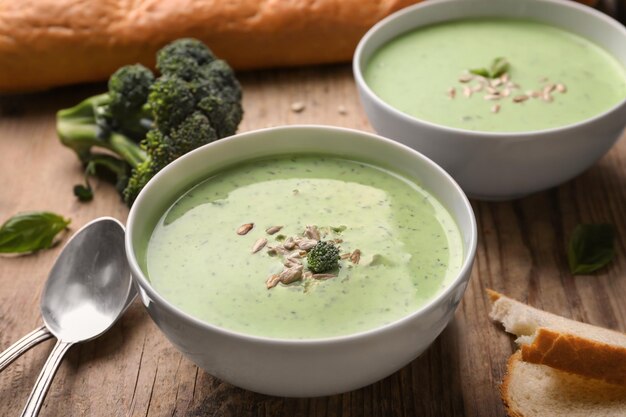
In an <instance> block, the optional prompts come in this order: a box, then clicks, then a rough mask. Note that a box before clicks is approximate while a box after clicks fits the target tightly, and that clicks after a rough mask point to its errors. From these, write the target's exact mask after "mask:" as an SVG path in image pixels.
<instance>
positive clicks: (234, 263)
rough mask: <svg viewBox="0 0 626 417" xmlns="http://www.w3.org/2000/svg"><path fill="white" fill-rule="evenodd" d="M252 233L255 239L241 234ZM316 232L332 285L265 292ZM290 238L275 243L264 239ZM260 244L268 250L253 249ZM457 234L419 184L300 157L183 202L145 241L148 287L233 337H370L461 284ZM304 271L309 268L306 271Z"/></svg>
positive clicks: (196, 191) (259, 166)
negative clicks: (297, 245)
mask: <svg viewBox="0 0 626 417" xmlns="http://www.w3.org/2000/svg"><path fill="white" fill-rule="evenodd" d="M246 223H254V227H253V228H252V229H251V230H250V231H249V232H248V233H247V234H245V235H239V234H237V233H236V231H237V229H238V228H239V227H240V226H241V225H243V224H246ZM307 225H309V226H310V225H315V226H316V227H317V228H318V229H319V231H320V232H321V234H322V237H321V239H322V240H337V241H338V243H337V245H338V246H339V248H340V252H341V253H342V254H345V253H352V252H353V251H355V250H356V249H358V250H360V251H361V257H360V260H359V261H358V264H355V263H353V262H352V261H350V259H342V260H340V262H339V269H337V270H334V271H330V272H331V273H332V274H334V275H336V276H335V277H331V278H328V279H312V278H306V279H301V280H299V281H296V282H293V283H291V284H288V285H285V284H282V283H281V284H278V285H277V286H276V287H274V288H271V289H268V288H267V287H266V284H265V282H266V279H267V278H268V276H270V275H272V274H277V273H279V272H280V271H282V270H283V269H284V266H283V261H284V258H283V257H282V256H281V255H280V254H279V255H275V254H274V255H273V256H272V255H270V254H269V253H268V249H269V248H271V247H274V246H277V245H281V244H282V242H284V241H285V238H288V237H298V236H302V234H303V231H304V229H305V228H306V226H307ZM272 226H283V228H282V229H281V230H280V231H279V232H277V233H275V234H273V235H269V234H268V233H267V232H266V229H267V228H269V227H272ZM260 238H266V239H267V240H268V243H267V245H266V246H265V247H264V248H263V249H262V250H260V251H259V252H257V253H254V254H253V253H252V252H251V249H252V247H253V245H254V244H255V242H256V241H257V240H258V239H260ZM462 260H463V244H462V240H461V236H460V232H459V229H458V227H457V225H456V224H455V222H454V220H453V219H452V217H451V215H450V214H449V213H448V212H447V210H446V209H445V208H444V207H443V206H442V205H441V204H440V203H439V202H438V201H437V200H436V199H435V198H434V197H433V196H432V195H430V194H429V193H428V192H427V191H426V190H424V189H423V188H422V187H420V186H419V185H418V184H417V183H416V182H415V181H412V180H410V179H407V178H405V177H402V176H399V175H396V174H394V173H393V172H390V171H387V170H385V169H381V168H378V167H375V166H372V165H368V164H365V163H361V162H357V161H351V160H346V159H340V158H335V157H325V156H320V155H295V156H292V157H278V158H276V159H265V160H257V161H251V162H247V163H244V164H242V165H237V166H233V167H232V168H230V169H227V170H223V171H221V172H220V173H219V174H217V175H215V176H212V177H210V178H208V179H206V180H205V181H204V182H202V183H200V184H198V185H197V186H195V187H193V188H192V189H190V190H189V191H187V192H186V193H185V194H184V195H183V196H182V197H180V198H179V199H178V201H176V203H175V204H174V205H173V206H172V207H171V208H169V209H168V210H167V212H166V213H165V214H164V215H163V216H162V218H161V219H160V221H159V222H158V224H157V226H156V228H155V229H154V231H153V233H152V236H151V237H150V239H149V243H148V248H147V256H146V265H147V273H148V276H149V279H150V281H151V283H152V284H153V285H154V287H155V288H156V290H157V291H158V292H159V293H160V294H162V295H163V297H165V298H166V299H167V300H169V301H170V302H172V303H173V304H174V305H176V306H178V307H179V308H180V309H181V310H183V311H185V312H187V313H189V314H191V315H193V316H195V317H197V318H199V319H201V320H203V321H205V322H207V323H211V324H214V325H217V326H220V327H223V328H226V329H229V330H233V331H237V332H241V333H246V334H250V335H258V336H265V337H274V338H287V339H304V338H324V337H332V336H339V335H348V334H353V333H357V332H361V331H366V330H370V329H373V328H376V327H378V326H381V325H383V324H385V323H390V322H393V321H395V320H398V319H400V318H402V317H404V316H406V315H408V314H410V313H411V312H414V311H416V310H417V309H419V308H420V306H422V305H424V303H426V302H428V301H429V300H431V299H432V298H433V297H434V296H435V295H437V294H438V293H439V292H440V291H442V289H443V288H445V287H446V286H447V285H448V284H449V283H450V282H451V280H452V279H454V277H455V276H456V275H457V273H458V272H459V270H460V268H461V264H462ZM302 262H303V264H304V266H305V268H304V269H305V271H306V257H304V259H303V260H302Z"/></svg>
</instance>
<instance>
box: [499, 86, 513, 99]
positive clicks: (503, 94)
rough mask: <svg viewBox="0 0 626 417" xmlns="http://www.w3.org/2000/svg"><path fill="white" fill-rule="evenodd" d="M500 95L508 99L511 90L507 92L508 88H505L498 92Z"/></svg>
mask: <svg viewBox="0 0 626 417" xmlns="http://www.w3.org/2000/svg"><path fill="white" fill-rule="evenodd" d="M500 95H501V96H502V97H508V96H510V95H511V90H509V89H508V88H505V89H503V90H502V91H500Z"/></svg>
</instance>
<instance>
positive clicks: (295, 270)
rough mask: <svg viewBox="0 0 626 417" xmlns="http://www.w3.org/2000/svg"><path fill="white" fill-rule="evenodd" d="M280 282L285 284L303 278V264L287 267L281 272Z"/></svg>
mask: <svg viewBox="0 0 626 417" xmlns="http://www.w3.org/2000/svg"><path fill="white" fill-rule="evenodd" d="M279 277H280V282H282V283H283V284H291V283H292V282H296V281H298V280H299V279H302V265H297V266H294V267H291V268H287V269H285V270H284V271H283V272H281V273H280V275H279Z"/></svg>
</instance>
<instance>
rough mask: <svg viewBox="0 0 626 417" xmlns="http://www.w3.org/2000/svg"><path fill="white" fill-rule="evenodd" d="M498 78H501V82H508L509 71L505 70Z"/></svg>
mask: <svg viewBox="0 0 626 417" xmlns="http://www.w3.org/2000/svg"><path fill="white" fill-rule="evenodd" d="M500 79H501V80H502V82H503V83H508V82H509V73H508V72H505V73H504V74H502V76H501V77H500Z"/></svg>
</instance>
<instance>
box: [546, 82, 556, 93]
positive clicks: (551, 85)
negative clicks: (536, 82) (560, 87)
mask: <svg viewBox="0 0 626 417" xmlns="http://www.w3.org/2000/svg"><path fill="white" fill-rule="evenodd" d="M555 88H556V85H554V84H548V85H546V86H545V87H543V94H548V93H551V92H553V91H554V89H555Z"/></svg>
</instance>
